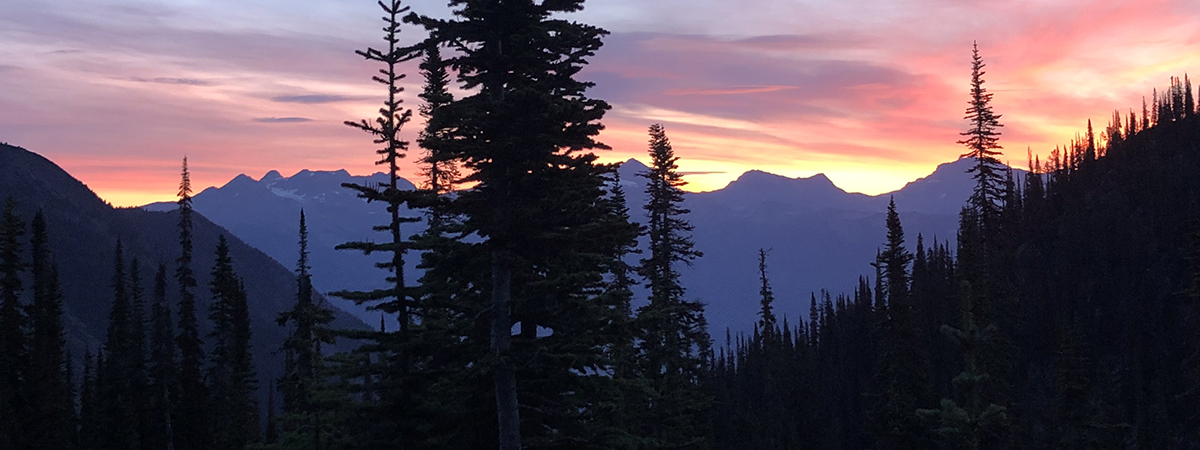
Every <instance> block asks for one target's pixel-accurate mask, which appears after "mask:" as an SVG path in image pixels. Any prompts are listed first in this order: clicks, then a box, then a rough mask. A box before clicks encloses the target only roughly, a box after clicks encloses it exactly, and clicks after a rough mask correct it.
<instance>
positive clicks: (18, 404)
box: [0, 197, 28, 448]
mask: <svg viewBox="0 0 1200 450" xmlns="http://www.w3.org/2000/svg"><path fill="white" fill-rule="evenodd" d="M24 234H25V223H24V222H22V221H21V218H20V217H18V216H17V203H16V200H13V198H12V197H9V198H8V201H7V202H6V203H5V205H4V215H3V217H0V448H20V447H18V446H19V445H23V443H24V432H23V430H22V429H21V428H22V427H21V425H22V424H23V423H24V419H25V417H26V416H25V414H26V411H25V399H24V394H25V393H24V392H23V391H24V389H23V388H24V386H23V383H22V373H21V368H22V367H24V366H25V364H24V361H25V355H26V352H27V351H28V347H27V343H26V342H25V327H26V323H25V314H24V312H23V309H24V308H23V307H22V305H21V301H20V297H19V296H20V293H21V291H22V289H23V288H22V285H21V272H23V271H24V270H25V262H24V261H22V258H21V255H22V250H21V240H22V239H21V236H23V235H24Z"/></svg>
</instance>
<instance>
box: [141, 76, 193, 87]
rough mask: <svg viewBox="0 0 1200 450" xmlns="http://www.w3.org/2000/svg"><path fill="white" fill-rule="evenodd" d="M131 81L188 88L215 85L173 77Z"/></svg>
mask: <svg viewBox="0 0 1200 450" xmlns="http://www.w3.org/2000/svg"><path fill="white" fill-rule="evenodd" d="M129 80H130V81H137V82H141V83H159V84H181V85H186V86H212V85H213V83H212V82H210V81H206V80H200V79H196V78H171V77H155V78H141V77H130V78H129Z"/></svg>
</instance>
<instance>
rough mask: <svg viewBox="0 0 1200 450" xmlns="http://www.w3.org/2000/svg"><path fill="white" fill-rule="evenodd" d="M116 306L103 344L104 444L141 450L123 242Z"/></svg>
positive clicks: (118, 254)
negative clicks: (139, 449)
mask: <svg viewBox="0 0 1200 450" xmlns="http://www.w3.org/2000/svg"><path fill="white" fill-rule="evenodd" d="M111 286H112V289H113V302H112V308H111V310H110V311H109V315H108V333H107V336H106V338H105V341H104V354H105V355H106V356H105V363H104V365H103V371H101V372H98V375H99V376H100V377H102V378H103V379H104V383H103V384H102V385H101V388H100V389H99V390H98V391H97V393H98V394H99V397H98V399H99V400H100V402H101V404H100V406H101V408H102V411H103V413H102V417H101V419H102V422H101V433H102V438H101V440H102V443H103V445H104V446H105V447H106V448H110V449H114V450H115V449H123V448H139V447H140V446H141V439H140V435H139V424H138V413H137V408H138V407H139V406H140V404H139V403H138V402H137V399H135V398H134V395H135V393H134V389H135V387H134V386H133V383H134V381H133V380H134V378H135V374H134V370H135V368H136V366H137V362H139V361H140V360H141V355H138V354H136V353H135V351H136V349H135V345H134V343H133V332H132V329H133V326H132V323H133V322H134V321H133V317H132V313H131V310H132V305H131V299H130V289H129V277H128V276H126V272H125V252H124V249H123V245H122V244H121V241H120V240H119V239H118V240H117V248H116V252H115V258H114V261H113V277H112V285H111Z"/></svg>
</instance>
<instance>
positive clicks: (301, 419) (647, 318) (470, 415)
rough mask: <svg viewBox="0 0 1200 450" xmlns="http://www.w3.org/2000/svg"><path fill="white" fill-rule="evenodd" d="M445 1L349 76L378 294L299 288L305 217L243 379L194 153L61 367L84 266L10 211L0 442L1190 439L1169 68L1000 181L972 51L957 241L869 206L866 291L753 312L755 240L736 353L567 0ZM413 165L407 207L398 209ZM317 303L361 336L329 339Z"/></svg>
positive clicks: (1198, 394) (1198, 226) (733, 338)
mask: <svg viewBox="0 0 1200 450" xmlns="http://www.w3.org/2000/svg"><path fill="white" fill-rule="evenodd" d="M449 3H450V5H451V7H452V8H453V10H454V14H453V16H452V17H450V18H435V17H428V16H423V15H420V14H417V13H415V12H413V11H411V10H410V9H409V8H408V7H407V6H405V5H404V4H402V3H401V1H400V0H382V1H380V2H379V6H380V8H381V9H380V12H381V14H382V18H383V21H382V23H381V25H382V37H383V39H382V40H381V41H380V43H379V44H378V45H377V46H371V47H368V48H365V49H362V50H358V51H357V52H356V53H357V55H358V56H359V57H361V58H363V59H364V60H366V61H368V62H370V63H372V64H373V65H374V66H375V67H376V68H377V69H378V71H377V72H375V73H368V74H364V78H365V77H370V78H371V79H372V80H374V82H376V83H378V85H379V87H378V92H379V95H378V97H379V99H380V106H379V110H378V115H377V116H376V117H372V118H365V119H356V120H350V121H347V122H346V125H347V126H349V127H352V128H354V129H357V130H360V131H361V132H362V133H364V134H366V135H368V136H367V137H364V138H363V141H364V142H366V141H367V139H368V138H369V139H370V142H371V143H373V145H374V148H373V153H372V152H371V151H370V150H365V151H364V152H363V153H362V155H359V156H355V157H356V158H359V157H361V158H363V159H368V158H369V159H373V160H374V161H375V162H376V164H378V165H380V166H382V167H383V168H384V170H385V172H386V173H387V174H388V176H389V180H390V181H389V182H385V183H370V184H361V185H360V184H347V185H345V188H346V189H349V190H352V191H353V192H355V193H356V194H357V195H358V196H359V197H360V198H361V199H362V201H364V202H369V203H371V204H373V205H377V208H378V209H379V211H380V214H379V215H378V216H377V217H380V218H382V220H381V221H380V222H379V223H374V224H364V225H363V226H364V228H369V229H370V230H369V231H370V232H371V233H372V234H371V236H374V238H372V239H366V240H360V241H350V242H346V243H344V244H342V245H340V246H339V247H338V248H339V249H341V250H343V251H347V252H361V253H363V254H366V255H380V254H382V255H386V258H385V259H383V260H381V261H382V262H380V263H378V264H377V267H378V269H379V271H378V273H379V277H380V278H381V279H385V280H386V282H387V287H386V288H383V289H371V290H362V291H350V290H348V291H340V292H332V293H320V292H316V291H315V289H314V288H313V284H312V274H311V272H310V270H311V269H312V265H311V263H310V260H309V247H308V228H307V223H306V218H305V215H304V211H296V243H297V245H296V260H295V265H294V283H293V284H292V286H291V290H290V291H289V292H288V293H287V295H288V296H289V298H292V299H294V303H293V304H292V305H291V306H290V309H288V310H286V311H284V312H282V313H280V314H279V315H278V316H277V317H272V318H271V319H272V320H274V322H275V323H276V324H277V325H278V327H281V329H283V330H286V334H287V338H286V340H285V341H284V343H283V345H282V346H281V347H280V348H274V349H269V350H267V351H270V352H276V353H277V354H280V355H282V361H283V367H282V368H280V369H279V370H278V373H281V374H282V375H281V376H278V377H276V376H273V375H271V376H267V375H264V374H260V373H258V370H257V369H256V364H255V352H261V351H263V350H262V349H260V348H256V346H255V335H254V334H255V331H254V329H253V327H252V326H251V323H252V317H251V313H250V309H251V308H250V306H249V305H251V304H253V303H254V302H255V301H256V299H255V298H254V296H253V295H251V293H250V292H249V291H248V290H247V288H246V282H245V278H244V274H245V272H246V271H247V270H254V269H252V268H251V269H247V268H246V267H245V266H241V265H239V261H238V260H236V259H235V258H234V257H233V253H232V252H231V245H232V244H231V243H230V241H229V240H227V238H226V237H225V236H220V238H219V239H218V240H217V241H216V242H217V244H216V246H215V247H205V248H200V247H199V246H197V245H196V242H197V240H196V238H195V234H194V224H195V222H196V220H197V217H196V213H195V212H194V211H193V210H192V203H191V199H192V194H193V191H192V185H191V178H190V172H189V168H188V161H187V159H186V158H184V159H183V164H182V168H181V172H180V175H181V176H180V184H179V185H178V209H177V212H176V213H174V215H173V216H171V217H174V218H175V223H174V224H173V225H174V226H173V227H172V228H171V229H170V230H169V234H170V235H171V237H172V239H170V240H169V242H162V243H161V245H163V246H169V247H170V248H171V254H173V255H176V256H175V259H173V260H168V261H144V260H143V261H139V259H138V258H137V257H127V254H126V250H125V247H124V245H123V243H122V242H123V241H122V240H120V239H118V240H116V241H115V242H111V243H108V242H99V243H95V245H97V246H102V248H101V250H100V252H101V253H102V254H104V255H105V258H108V259H106V261H111V265H110V266H109V267H111V269H110V270H109V271H108V272H107V273H105V274H103V276H104V278H105V280H106V281H107V282H106V283H100V284H96V285H95V286H93V290H94V292H95V294H96V295H97V296H98V297H103V298H104V300H103V301H104V302H105V304H106V305H107V304H111V308H110V309H109V310H108V311H107V313H108V316H107V323H108V325H107V329H106V334H105V335H104V336H103V343H102V345H99V346H90V345H89V346H86V347H87V351H86V352H84V353H83V354H72V353H71V352H70V351H69V349H70V348H72V346H71V345H69V342H68V336H69V333H68V332H67V329H68V328H69V327H70V326H71V324H70V323H67V322H65V321H64V319H63V317H64V316H63V302H64V292H63V289H62V288H61V287H60V281H61V280H62V279H65V278H67V277H75V276H82V275H79V274H73V273H60V272H59V270H58V268H57V267H58V264H57V261H58V260H59V259H60V258H70V257H73V256H72V255H61V254H59V255H56V254H54V253H53V252H51V251H50V243H49V242H48V240H49V239H50V237H49V236H51V235H52V234H51V233H48V229H53V228H54V227H58V226H63V227H66V226H70V224H57V223H53V222H50V221H48V220H47V216H46V215H44V214H43V213H42V212H40V211H39V212H37V213H35V214H33V215H23V214H21V213H19V211H20V208H18V205H17V203H16V201H15V200H14V199H12V198H9V199H8V200H7V202H5V203H4V204H3V205H2V207H3V211H2V216H0V449H2V450H8V449H13V450H53V449H72V450H134V449H136V450H226V449H231V450H249V449H254V450H268V449H279V450H282V449H311V450H341V449H347V450H348V449H407V450H416V449H492V448H498V449H500V450H518V449H545V450H551V449H621V450H643V449H646V450H654V449H696V450H716V449H752V450H759V449H761V450H785V449H881V450H883V449H888V450H891V449H897V450H899V449H933V448H944V449H971V450H975V449H1166V448H1171V449H1196V448H1200V117H1197V114H1198V113H1200V111H1198V110H1197V106H1196V104H1195V95H1194V93H1193V92H1192V86H1191V82H1190V79H1189V78H1188V77H1187V76H1186V75H1185V76H1184V77H1183V78H1182V79H1177V78H1172V79H1170V80H1169V81H1170V84H1169V86H1168V87H1166V88H1165V89H1163V90H1162V91H1161V92H1160V91H1158V90H1155V91H1153V92H1152V93H1151V95H1150V98H1149V99H1148V100H1146V101H1143V103H1142V105H1140V108H1137V109H1136V110H1134V109H1129V110H1127V111H1123V110H1117V111H1114V112H1113V115H1112V117H1111V119H1109V121H1108V123H1107V124H1106V125H1104V128H1103V129H1100V128H1099V127H1095V128H1094V127H1093V125H1092V123H1091V122H1089V123H1088V124H1087V126H1086V131H1083V132H1081V133H1080V134H1079V135H1076V136H1075V137H1074V139H1071V140H1070V142H1068V143H1066V144H1065V145H1062V146H1060V147H1058V148H1055V149H1052V150H1049V151H1047V152H1046V153H1045V158H1044V159H1043V157H1042V155H1040V154H1039V155H1036V156H1035V154H1034V152H1033V151H1032V150H1029V151H1028V152H1027V154H1028V167H1029V168H1030V171H1029V173H1028V175H1027V176H1023V177H1022V176H1018V175H1015V174H1014V172H1013V170H1012V169H1010V168H1009V167H1008V166H1007V165H1004V164H1002V163H1001V161H1000V159H1001V158H1002V157H1003V155H1004V153H1002V152H1003V150H1004V147H1003V145H1002V139H1001V138H1002V135H1003V133H1002V132H1003V120H1002V119H1003V117H1002V114H1000V113H999V112H997V111H995V110H994V108H993V105H992V98H993V97H992V96H993V93H992V92H989V91H988V89H987V84H986V80H985V78H984V77H985V73H986V71H985V67H986V64H985V63H984V59H983V57H982V56H981V53H980V50H979V48H978V47H975V48H973V51H972V55H971V57H972V59H971V67H970V69H971V71H970V78H969V79H968V78H966V77H965V76H964V81H966V82H965V83H964V85H965V86H968V87H969V89H968V90H967V92H966V94H967V95H965V96H963V99H964V100H966V103H967V108H966V109H965V115H964V117H963V119H964V120H963V123H964V126H963V128H962V130H963V131H962V133H961V136H960V140H959V141H958V144H961V146H962V149H963V155H962V157H964V158H970V160H971V161H972V166H971V169H970V171H969V173H970V174H971V176H972V177H973V179H974V180H975V184H974V190H973V191H972V193H971V196H970V200H969V201H968V202H967V203H966V204H964V205H962V210H961V213H960V216H959V218H960V220H959V229H958V234H957V236H955V239H954V240H953V241H951V240H948V239H946V237H945V236H943V237H935V236H922V235H917V236H912V235H908V236H906V235H905V231H904V225H903V221H904V217H901V216H900V214H898V213H897V205H896V204H895V202H893V203H892V204H891V205H890V206H889V208H888V212H887V215H886V220H885V221H884V222H883V223H880V224H879V227H880V228H881V229H886V230H887V238H886V241H885V242H880V243H879V252H878V254H877V257H876V258H875V260H874V261H863V263H864V264H863V266H864V267H865V268H870V269H868V270H869V271H870V273H865V274H863V276H862V277H861V278H860V279H859V282H858V283H857V284H856V285H854V286H829V287H828V289H827V290H824V291H821V292H817V293H812V295H811V297H810V307H809V310H808V312H807V314H805V315H803V316H801V317H786V316H783V315H779V314H776V312H775V307H776V305H775V297H776V293H775V292H774V291H773V290H772V277H786V276H788V274H786V273H774V272H772V270H771V256H772V255H771V251H770V249H747V251H748V252H750V251H756V252H757V255H758V260H757V269H758V274H759V286H760V288H759V290H758V291H757V292H746V293H745V298H746V301H745V302H744V303H745V304H747V305H756V306H755V307H757V308H759V315H758V317H759V319H758V321H757V323H755V324H753V327H752V331H750V332H746V333H735V332H731V331H728V330H710V329H709V326H708V324H707V321H706V319H705V305H704V304H703V303H702V302H701V301H699V300H697V299H695V298H694V297H692V296H690V295H688V290H687V286H685V285H683V284H682V283H681V282H680V273H681V271H684V270H687V268H688V266H689V265H690V264H691V262H693V261H695V260H697V259H698V258H703V257H704V255H703V253H702V252H701V251H699V250H697V249H696V248H695V245H694V243H693V240H692V237H691V233H692V231H693V229H694V228H693V226H692V225H691V223H689V221H688V213H689V211H688V210H687V208H686V207H685V206H684V191H683V190H682V188H683V187H684V186H685V185H686V181H685V180H684V176H683V174H682V173H681V172H680V171H679V166H678V161H679V157H678V156H676V154H675V152H674V149H673V147H672V143H671V141H670V139H669V137H668V135H667V130H666V128H665V127H664V126H663V125H661V124H648V136H647V142H648V145H647V156H648V160H649V161H650V164H648V166H649V170H647V171H646V172H644V173H642V174H640V176H641V177H643V178H644V181H645V186H646V190H645V194H646V198H647V199H648V200H647V201H646V203H645V204H643V205H628V204H627V198H626V192H625V191H624V187H623V186H624V185H623V184H622V183H621V180H620V179H619V177H618V175H617V171H616V169H617V166H616V165H615V164H607V163H602V162H600V160H599V157H598V156H597V152H600V151H603V150H606V149H608V147H607V146H606V145H605V144H604V143H602V142H601V141H599V140H598V137H599V135H600V133H601V131H602V130H603V129H604V127H603V125H602V119H603V118H604V115H605V113H606V112H607V111H608V110H609V109H610V105H609V104H608V103H606V102H605V101H603V100H600V99H597V98H592V97H591V96H590V94H589V90H590V89H591V88H593V87H594V86H593V83H590V82H587V81H583V80H581V77H580V76H579V73H580V71H581V70H582V69H583V68H584V67H585V66H586V65H587V64H588V60H589V58H591V57H593V56H594V55H595V54H596V52H598V51H601V47H602V41H603V39H604V38H605V36H606V35H607V32H606V31H605V30H603V29H600V28H598V27H595V26H591V25H587V24H583V23H579V22H575V21H572V20H570V19H568V18H566V17H568V15H569V14H571V13H573V12H576V11H579V10H580V9H582V8H583V6H584V5H583V4H584V0H554V1H551V0H546V1H534V0H511V1H494V0H451V1H450V2H449ZM409 34H413V35H420V36H423V37H422V38H421V39H415V40H408V39H406V36H407V35H409ZM964 56H965V52H964ZM964 61H965V58H964ZM407 67H418V68H419V71H418V73H415V74H412V75H415V76H417V77H420V81H421V85H422V90H421V91H420V92H419V93H417V95H416V96H415V98H417V99H419V104H417V105H415V106H414V107H415V109H414V108H411V107H409V106H408V105H407V104H406V103H405V102H404V100H403V98H405V97H406V95H405V90H404V88H403V85H404V84H406V82H405V81H403V80H405V78H406V76H407V75H409V74H406V73H403V70H404V68H407ZM965 69H966V65H965V64H964V75H966V70H965ZM1001 70H1002V69H1001ZM414 113H415V114H417V115H419V116H420V117H421V118H422V120H421V121H420V123H421V124H423V128H421V129H420V130H419V131H418V133H417V136H418V137H417V139H416V140H415V141H414V142H409V141H406V140H404V139H403V137H402V132H403V131H404V130H405V128H404V127H405V126H406V125H408V124H409V123H410V122H413V120H414V117H413V115H414ZM956 119H957V118H956ZM364 148H368V146H364ZM1022 156H1025V155H1022ZM405 158H408V159H409V160H411V161H417V162H418V164H419V166H420V167H421V171H420V172H419V173H416V174H410V175H409V176H410V179H413V178H411V177H416V178H417V179H419V180H420V182H419V183H417V184H418V186H419V187H418V189H415V190H408V189H403V188H402V187H401V186H402V183H400V180H401V176H402V175H403V174H401V173H400V167H401V161H402V160H404V159H405ZM410 209H415V210H419V211H421V216H420V217H417V216H409V215H406V211H409V210H410ZM415 222H422V223H424V224H425V225H426V226H424V227H423V228H422V229H421V230H422V231H420V232H419V233H414V232H412V229H413V228H414V227H413V225H412V224H414V223H415ZM164 233H165V231H164ZM939 238H940V239H939ZM809 257H811V258H818V259H819V258H821V255H809ZM412 261H417V262H418V266H417V267H418V268H419V270H420V273H419V274H418V276H417V277H416V279H418V281H417V282H416V283H412V282H411V281H410V280H411V279H413V278H414V277H409V276H406V274H405V273H404V272H405V268H406V262H412ZM868 263H869V265H868ZM201 272H203V273H204V274H207V276H204V277H203V278H202V279H203V280H207V282H206V283H200V282H198V274H200V273H201ZM89 276H90V275H89ZM97 276H99V275H97ZM643 292H644V293H645V295H644V296H643V295H642V294H641V293H643ZM806 295H807V293H806ZM643 297H644V298H643ZM98 301H99V300H98ZM336 302H355V303H358V304H363V305H368V306H370V307H371V308H372V309H373V310H376V311H378V312H379V313H380V317H381V318H382V319H381V322H380V323H378V324H371V326H370V327H358V328H355V327H342V326H337V325H335V320H334V309H335V308H333V305H335V304H336ZM748 329H750V328H749V327H748ZM264 387H265V388H264ZM259 392H266V393H267V396H266V398H263V396H262V395H259V394H258V393H259Z"/></svg>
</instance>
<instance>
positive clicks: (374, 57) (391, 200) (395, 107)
mask: <svg viewBox="0 0 1200 450" xmlns="http://www.w3.org/2000/svg"><path fill="white" fill-rule="evenodd" d="M379 5H380V7H382V8H383V12H384V17H383V19H384V28H383V31H384V37H383V40H384V41H385V42H386V43H387V48H385V49H376V48H373V47H369V48H367V49H366V50H357V51H355V53H357V54H358V55H359V56H361V57H363V58H365V59H366V60H368V61H371V62H375V63H379V64H381V65H382V66H383V68H381V69H379V75H376V76H374V77H372V80H374V81H376V82H378V83H379V84H382V85H383V86H384V88H385V89H386V91H387V98H386V100H384V102H383V106H382V107H380V108H379V116H378V117H376V118H375V119H373V120H367V119H362V120H359V121H357V122H353V121H346V122H345V124H346V125H348V126H350V127H353V128H357V129H359V130H362V131H364V132H366V133H367V134H370V135H371V136H372V137H373V138H374V143H375V144H379V145H382V147H381V148H379V149H377V150H376V151H375V153H376V154H378V155H380V158H381V159H380V160H378V161H376V162H375V164H377V165H384V166H387V174H388V182H387V183H386V184H383V185H374V184H363V185H358V184H350V183H347V184H344V186H345V187H348V188H351V189H354V190H355V191H356V192H357V193H358V195H359V197H361V198H364V199H366V200H367V201H368V202H371V201H380V202H383V203H385V204H387V211H388V214H389V215H390V221H389V222H388V223H387V224H385V225H377V226H375V227H374V230H375V231H386V232H387V233H388V240H387V241H385V242H383V243H376V242H373V241H360V242H348V243H345V244H341V245H339V246H337V248H338V249H339V250H341V249H351V250H359V251H362V252H364V253H367V254H370V253H375V252H385V253H390V254H391V257H390V258H389V259H388V261H386V262H383V263H379V264H377V266H378V267H380V268H383V269H386V270H388V271H389V272H390V274H389V275H388V277H387V282H388V288H387V289H379V290H373V291H340V292H335V293H334V295H336V296H338V297H342V298H345V299H347V300H352V301H354V302H355V303H359V304H362V303H370V304H371V307H372V308H374V309H378V310H380V311H382V312H384V313H388V314H395V315H396V318H397V319H396V320H397V321H398V322H399V333H400V335H401V336H402V339H403V336H405V335H407V333H408V329H409V327H410V326H411V324H412V314H411V312H410V309H411V307H412V304H411V302H410V298H409V297H410V293H409V292H408V290H409V289H408V287H407V286H406V285H405V282H406V280H405V277H404V255H405V253H407V251H408V250H409V248H410V247H411V243H409V242H408V241H407V240H405V239H404V235H403V234H402V232H401V226H402V225H403V224H405V223H411V222H416V221H417V220H419V219H416V218H412V217H404V216H403V215H402V214H403V212H402V208H403V207H404V206H405V205H406V204H407V203H408V202H409V201H410V200H413V199H414V198H415V195H416V194H415V193H414V192H411V191H402V190H400V188H399V184H398V181H399V180H400V160H401V159H403V158H404V157H405V156H407V152H408V146H409V142H408V141H406V140H404V139H401V137H400V132H401V130H402V129H403V128H404V125H405V124H407V123H408V122H409V120H411V118H412V110H411V109H408V108H405V107H404V106H403V103H404V100H403V99H402V98H400V94H402V93H403V92H404V88H403V87H402V86H401V85H400V83H401V81H402V80H403V79H404V78H405V74H403V73H400V72H399V65H400V64H401V63H403V62H405V61H407V60H409V59H410V57H409V56H407V55H406V53H405V52H404V51H403V48H402V46H401V45H400V36H399V34H400V23H401V19H400V18H401V16H402V15H403V14H404V13H405V12H407V11H408V7H407V6H401V2H400V0H388V1H387V2H380V3H379Z"/></svg>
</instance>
